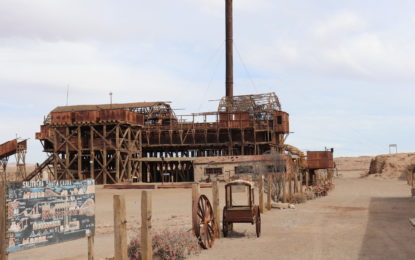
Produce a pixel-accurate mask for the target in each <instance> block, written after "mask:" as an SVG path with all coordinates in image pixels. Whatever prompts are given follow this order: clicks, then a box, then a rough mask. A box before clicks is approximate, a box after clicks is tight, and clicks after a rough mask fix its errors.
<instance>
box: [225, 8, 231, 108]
mask: <svg viewBox="0 0 415 260" xmlns="http://www.w3.org/2000/svg"><path fill="white" fill-rule="evenodd" d="M226 97H227V99H228V102H230V101H231V99H232V97H233V17H232V0H226Z"/></svg>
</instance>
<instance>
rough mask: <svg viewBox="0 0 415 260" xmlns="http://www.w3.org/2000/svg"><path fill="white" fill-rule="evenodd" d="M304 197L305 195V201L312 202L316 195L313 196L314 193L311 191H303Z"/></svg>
mask: <svg viewBox="0 0 415 260" xmlns="http://www.w3.org/2000/svg"><path fill="white" fill-rule="evenodd" d="M304 195H305V197H306V199H307V200H313V199H315V198H316V194H314V192H313V191H312V190H306V191H304Z"/></svg>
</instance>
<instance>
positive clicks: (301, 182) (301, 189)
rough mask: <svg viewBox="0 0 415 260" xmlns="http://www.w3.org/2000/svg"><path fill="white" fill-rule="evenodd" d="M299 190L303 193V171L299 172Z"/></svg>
mask: <svg viewBox="0 0 415 260" xmlns="http://www.w3.org/2000/svg"><path fill="white" fill-rule="evenodd" d="M300 192H301V194H303V192H304V191H303V172H300Z"/></svg>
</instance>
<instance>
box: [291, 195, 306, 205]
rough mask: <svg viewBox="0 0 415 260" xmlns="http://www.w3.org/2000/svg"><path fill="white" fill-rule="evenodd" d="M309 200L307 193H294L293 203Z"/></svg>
mask: <svg viewBox="0 0 415 260" xmlns="http://www.w3.org/2000/svg"><path fill="white" fill-rule="evenodd" d="M306 201H307V196H306V194H305V193H294V194H293V196H292V198H291V203H295V204H300V203H305V202H306Z"/></svg>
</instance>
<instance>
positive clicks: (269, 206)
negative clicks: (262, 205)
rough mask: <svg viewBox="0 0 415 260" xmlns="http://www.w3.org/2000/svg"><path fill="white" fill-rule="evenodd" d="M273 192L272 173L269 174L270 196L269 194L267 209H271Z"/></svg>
mask: <svg viewBox="0 0 415 260" xmlns="http://www.w3.org/2000/svg"><path fill="white" fill-rule="evenodd" d="M271 194H272V174H271V173H270V174H268V194H267V195H268V196H267V209H268V210H271Z"/></svg>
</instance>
